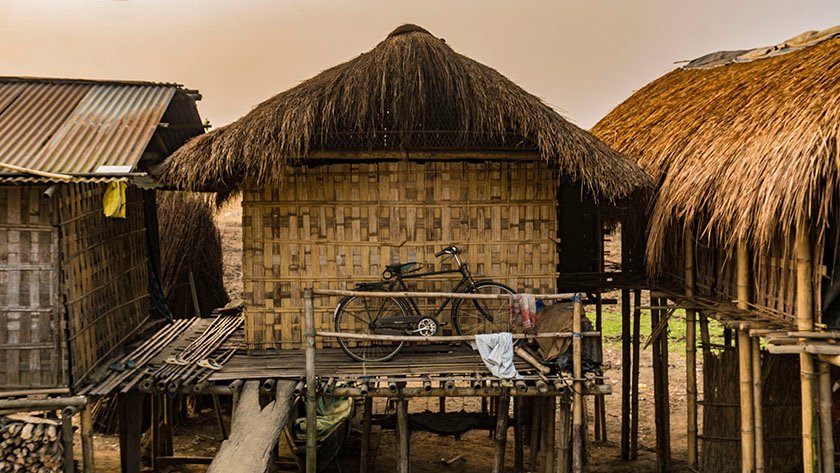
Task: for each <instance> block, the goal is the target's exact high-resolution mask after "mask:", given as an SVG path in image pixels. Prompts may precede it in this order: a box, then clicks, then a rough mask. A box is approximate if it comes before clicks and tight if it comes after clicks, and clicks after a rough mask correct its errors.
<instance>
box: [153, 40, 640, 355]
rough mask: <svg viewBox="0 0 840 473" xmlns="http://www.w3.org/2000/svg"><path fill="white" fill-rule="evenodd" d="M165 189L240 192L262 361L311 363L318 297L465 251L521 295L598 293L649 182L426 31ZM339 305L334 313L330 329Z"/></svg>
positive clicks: (206, 158)
mask: <svg viewBox="0 0 840 473" xmlns="http://www.w3.org/2000/svg"><path fill="white" fill-rule="evenodd" d="M160 172H161V176H160V177H161V179H162V180H163V181H165V182H167V184H170V185H174V186H179V187H180V188H183V189H190V190H196V191H216V192H219V193H220V194H221V195H222V197H224V196H226V195H229V194H232V193H235V192H241V193H242V207H243V239H244V250H243V251H244V255H243V256H244V258H243V266H244V267H243V273H244V274H243V278H244V292H245V303H246V308H245V314H246V342H247V346H248V347H249V348H250V349H251V350H261V349H289V348H299V347H300V346H301V342H302V336H303V317H302V311H303V300H302V299H301V292H302V289H303V288H304V287H308V286H317V287H319V288H324V289H328V288H329V289H343V288H352V287H353V286H354V285H355V284H356V283H359V282H364V281H371V280H378V279H379V278H380V277H381V275H382V273H383V270H384V269H385V266H386V265H387V264H389V263H392V262H396V261H419V262H423V263H428V264H433V263H434V262H435V258H434V256H433V255H434V253H435V252H437V251H438V250H440V249H441V248H442V247H444V246H446V245H450V244H456V245H458V246H459V247H461V248H462V250H463V258H464V259H465V260H466V261H467V262H468V263H469V264H470V267H471V270H472V271H473V273H474V274H476V275H481V276H484V277H487V278H493V279H495V280H498V281H502V282H505V283H507V284H508V285H510V286H511V287H514V288H517V289H518V290H520V291H533V292H543V293H551V292H554V291H555V290H556V288H557V286H558V279H559V276H560V275H570V274H572V273H578V274H583V273H585V274H586V276H587V277H588V278H590V279H593V274H595V273H597V272H599V271H600V266H599V264H600V261H601V257H602V250H601V248H602V245H601V241H600V237H601V229H602V226H603V220H602V218H601V217H600V215H601V214H600V213H599V212H600V211H601V209H615V208H616V206H617V205H618V204H619V203H620V202H622V200H623V199H626V198H628V197H629V196H631V195H632V194H633V193H634V192H635V191H637V190H639V189H642V188H645V187H646V186H648V185H649V179H648V177H647V175H646V174H645V173H644V172H643V171H642V170H641V169H640V168H639V167H638V166H637V165H635V164H634V163H632V162H630V161H628V160H627V159H625V158H624V157H622V156H621V155H620V154H618V153H616V152H615V151H613V150H612V149H610V148H609V147H608V146H606V145H604V143H602V142H601V141H599V140H598V139H596V138H595V137H593V136H592V135H591V134H589V133H588V132H586V131H584V130H582V129H580V128H578V127H577V126H575V125H573V124H571V123H570V122H568V121H567V120H565V119H564V118H562V117H561V116H560V115H559V114H558V113H557V112H555V111H554V110H553V109H551V108H550V107H549V106H547V105H546V104H545V103H543V102H542V101H541V100H540V99H538V98H537V97H534V96H533V95H531V94H529V93H527V92H526V91H524V90H523V89H522V88H520V87H518V86H517V85H516V84H514V83H513V81H511V80H509V79H507V78H506V77H504V76H503V75H501V74H500V73H499V72H497V71H495V70H494V69H492V68H490V67H487V66H485V65H483V64H480V63H478V62H476V61H474V60H472V59H470V58H468V57H466V56H463V55H461V54H458V53H456V52H455V51H454V50H453V49H452V48H450V46H449V45H448V44H447V43H446V42H445V41H444V40H443V39H441V38H437V37H435V36H433V35H432V34H430V33H429V32H428V31H426V30H424V29H423V28H420V27H418V26H414V25H404V26H401V27H399V28H397V29H396V30H394V31H393V32H392V33H391V34H389V35H388V37H387V38H385V39H384V40H383V41H382V42H381V43H379V44H378V45H377V46H376V47H375V48H373V49H372V50H371V51H369V52H366V53H364V54H361V55H359V56H358V57H356V58H354V59H352V60H350V61H348V62H345V63H343V64H340V65H337V66H335V67H332V68H330V69H327V70H326V71H324V72H322V73H320V74H318V75H316V76H315V77H313V78H311V79H309V80H307V81H304V82H302V83H301V84H299V85H298V86H296V87H294V88H292V89H289V90H287V91H285V92H283V93H280V94H279V95H277V96H275V97H273V98H271V99H268V100H266V101H265V102H263V103H262V104H260V105H258V106H257V107H256V108H254V110H252V111H251V112H249V113H248V114H247V115H245V116H244V117H242V118H241V119H239V120H238V121H236V122H234V123H232V124H230V125H227V126H225V127H222V128H219V129H216V130H214V131H212V132H210V133H208V134H206V135H204V136H201V137H198V138H196V139H194V140H192V141H190V142H189V143H188V144H187V145H185V147H183V148H181V149H180V150H179V151H177V152H176V153H175V154H173V156H172V157H171V158H170V159H168V160H167V161H166V162H165V163H164V164H163V165H162V168H161V170H160ZM558 248H560V249H561V251H559V252H558ZM593 280H594V281H595V282H593V283H592V285H593V290H595V289H597V287H596V286H597V285H598V284H599V283H598V281H599V280H598V279H597V278H594V279H593ZM601 282H603V280H601ZM446 284H447V281H446V280H445V279H437V280H435V281H434V283H433V284H432V286H426V287H424V288H423V289H426V290H428V289H431V290H449V289H451V286H450V285H446ZM336 303H337V298H319V300H318V306H317V307H316V311H317V312H316V320H317V322H316V324H317V328H318V329H319V330H329V329H330V328H331V324H332V320H331V316H332V312H333V309H334V308H335V305H336ZM319 343H320V341H319ZM324 343H325V344H329V343H332V342H330V341H325V342H324Z"/></svg>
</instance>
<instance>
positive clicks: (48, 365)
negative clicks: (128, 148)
mask: <svg viewBox="0 0 840 473" xmlns="http://www.w3.org/2000/svg"><path fill="white" fill-rule="evenodd" d="M43 191H44V188H43V187H11V186H10V187H0V388H29V387H56V386H61V385H63V384H64V383H65V382H66V380H65V372H66V368H65V366H64V362H65V360H64V358H63V356H62V355H63V353H64V349H63V340H62V336H61V333H62V332H61V329H62V325H61V323H60V310H59V304H58V272H57V270H56V268H57V267H58V232H57V231H56V230H55V227H54V225H53V223H54V220H53V219H54V214H53V212H52V208H53V207H52V205H53V201H52V200H47V199H43V198H41V193H42V192H43Z"/></svg>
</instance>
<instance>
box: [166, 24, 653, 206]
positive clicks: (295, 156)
mask: <svg viewBox="0 0 840 473" xmlns="http://www.w3.org/2000/svg"><path fill="white" fill-rule="evenodd" d="M436 133H437V134H446V135H447V136H448V137H449V138H448V141H446V147H447V148H448V149H474V148H475V147H476V142H477V140H478V141H481V140H485V141H488V142H492V143H493V147H494V148H496V149H498V148H503V149H521V148H522V147H523V146H524V147H526V148H527V147H530V148H531V149H533V148H536V149H538V150H539V152H540V154H541V155H542V156H543V158H545V159H546V160H549V161H550V162H553V163H555V164H556V165H557V166H558V167H559V169H561V170H563V171H564V172H565V173H566V174H567V175H568V176H569V177H570V178H572V179H573V180H577V181H580V182H582V183H583V184H584V185H585V186H587V187H588V188H589V189H591V190H592V191H593V192H594V193H595V194H596V195H597V196H599V197H601V196H603V197H605V198H606V199H607V200H615V199H618V198H621V197H625V196H627V195H629V194H630V193H631V192H633V191H634V190H636V189H638V188H641V187H647V186H649V183H650V180H649V178H648V176H647V175H646V174H645V173H644V172H643V171H641V169H639V168H638V167H637V166H636V165H634V164H633V163H632V162H630V161H629V160H626V159H625V158H624V157H622V156H621V155H620V154H619V153H616V152H615V151H613V150H612V149H610V148H609V147H608V146H606V145H604V143H602V142H601V141H600V140H598V139H597V138H595V137H594V136H592V135H591V134H590V133H588V132H586V131H584V130H582V129H580V128H578V127H577V126H575V125H573V124H571V123H569V122H568V121H566V120H565V119H563V118H562V117H561V116H560V115H559V114H558V113H557V112H555V111H554V110H553V109H552V108H551V107H549V106H548V105H546V104H545V103H544V102H543V101H542V100H540V99H539V98H537V97H535V96H533V95H531V94H529V93H527V92H525V91H524V90H523V89H522V88H520V87H519V86H517V85H516V84H514V83H513V82H512V81H510V80H509V79H507V78H506V77H504V76H503V75H501V74H500V73H498V72H497V71H496V70H494V69H492V68H490V67H487V66H484V65H482V64H479V63H478V62H476V61H474V60H472V59H470V58H468V57H466V56H463V55H461V54H458V53H456V52H455V51H453V50H452V48H450V47H449V46H448V45H447V44H446V43H445V42H444V41H443V40H442V39H439V38H436V37H434V36H432V35H431V34H430V33H429V32H428V31H426V30H424V29H423V28H420V27H418V26H415V25H403V26H401V27H399V28H397V29H396V30H394V31H393V32H392V33H391V34H389V35H388V37H387V38H386V39H385V40H384V41H382V42H381V43H379V44H378V45H377V46H376V47H375V48H373V49H372V50H371V51H369V52H367V53H364V54H361V55H359V56H358V57H356V58H354V59H352V60H350V61H348V62H345V63H343V64H340V65H338V66H335V67H333V68H331V69H327V70H326V71H324V72H322V73H320V74H318V75H316V76H315V77H313V78H311V79H309V80H307V81H304V82H303V83H301V84H299V85H298V86H296V87H293V88H292V89H289V90H287V91H285V92H283V93H281V94H279V95H277V96H275V97H273V98H271V99H269V100H266V101H265V102H263V103H262V104H260V105H258V106H257V107H256V108H254V110H252V111H251V112H250V113H248V114H247V115H245V116H244V117H242V118H240V119H239V120H238V121H236V122H234V123H232V124H230V125H227V126H225V127H222V128H219V129H216V130H214V131H212V132H210V133H207V134H205V135H202V136H199V137H196V138H194V139H193V140H192V141H190V142H189V143H187V144H186V145H185V146H184V147H182V148H181V149H180V150H178V151H176V152H175V153H174V154H173V155H172V156H171V157H170V158H169V159H168V160H167V161H166V162H165V163H164V164H163V165H162V166H161V168H160V169H159V170H158V173H159V179H160V180H162V181H164V182H166V183H167V184H170V185H174V186H179V187H180V188H187V189H193V190H217V191H226V190H230V189H233V188H236V187H237V186H238V185H239V184H240V183H241V182H242V181H243V180H244V179H253V180H254V182H255V183H256V185H265V184H277V185H279V184H281V183H282V179H283V175H284V171H285V168H286V166H288V165H293V164H296V163H298V162H300V161H301V160H304V159H306V158H307V157H308V155H309V153H310V151H313V150H325V149H326V150H332V149H336V148H341V147H343V149H347V147H348V146H349V147H350V148H354V149H361V150H362V151H367V150H370V149H381V148H389V147H396V148H398V149H423V148H424V145H423V143H427V142H428V141H427V140H428V136H429V135H430V134H436ZM342 139H343V140H344V141H341V140H342ZM338 141H341V144H338V145H336V142H338ZM348 143H350V144H349V145H348ZM500 143H501V145H500ZM426 148H428V147H426Z"/></svg>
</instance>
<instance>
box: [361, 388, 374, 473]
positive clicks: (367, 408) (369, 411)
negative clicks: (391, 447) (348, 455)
mask: <svg viewBox="0 0 840 473" xmlns="http://www.w3.org/2000/svg"><path fill="white" fill-rule="evenodd" d="M372 416H373V398H372V397H366V398H365V401H364V412H362V446H361V452H360V453H359V473H367V471H368V461H369V460H368V458H369V455H370V427H371V420H372Z"/></svg>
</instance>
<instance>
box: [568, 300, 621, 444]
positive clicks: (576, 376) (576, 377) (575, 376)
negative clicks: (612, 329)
mask: <svg viewBox="0 0 840 473" xmlns="http://www.w3.org/2000/svg"><path fill="white" fill-rule="evenodd" d="M576 330H577V329H576ZM630 348H631V347H630V290H629V289H622V290H621V459H622V460H629V459H630V390H631V384H630V374H631V373H630V369H631V364H630ZM575 377H576V378H577V375H575ZM576 432H577V431H576Z"/></svg>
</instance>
